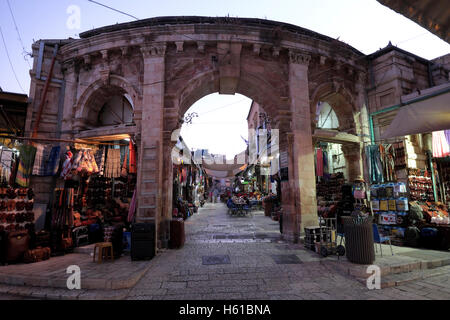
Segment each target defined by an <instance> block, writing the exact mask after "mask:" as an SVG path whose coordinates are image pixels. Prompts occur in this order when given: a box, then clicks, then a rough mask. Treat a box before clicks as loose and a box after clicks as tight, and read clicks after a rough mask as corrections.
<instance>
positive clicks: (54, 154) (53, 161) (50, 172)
mask: <svg viewBox="0 0 450 320" xmlns="http://www.w3.org/2000/svg"><path fill="white" fill-rule="evenodd" d="M60 151H61V147H60V146H54V147H53V148H52V150H51V151H50V155H49V157H48V161H47V163H46V165H45V170H44V174H45V175H46V176H54V175H55V174H56V173H57V172H58V169H59V153H60Z"/></svg>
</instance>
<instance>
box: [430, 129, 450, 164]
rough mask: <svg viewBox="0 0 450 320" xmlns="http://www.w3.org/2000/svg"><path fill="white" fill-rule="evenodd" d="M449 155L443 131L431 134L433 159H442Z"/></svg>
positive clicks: (449, 149) (449, 150)
mask: <svg viewBox="0 0 450 320" xmlns="http://www.w3.org/2000/svg"><path fill="white" fill-rule="evenodd" d="M449 155H450V148H449V144H448V142H447V138H446V137H445V132H444V130H441V131H434V132H433V157H435V158H443V157H447V156H449Z"/></svg>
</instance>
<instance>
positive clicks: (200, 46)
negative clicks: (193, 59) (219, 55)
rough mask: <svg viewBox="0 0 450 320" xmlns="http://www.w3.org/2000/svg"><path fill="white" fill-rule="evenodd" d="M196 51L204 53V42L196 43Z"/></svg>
mask: <svg viewBox="0 0 450 320" xmlns="http://www.w3.org/2000/svg"><path fill="white" fill-rule="evenodd" d="M197 50H198V51H199V52H205V42H204V41H197Z"/></svg>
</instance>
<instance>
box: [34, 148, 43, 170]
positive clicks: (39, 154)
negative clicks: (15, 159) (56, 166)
mask: <svg viewBox="0 0 450 320" xmlns="http://www.w3.org/2000/svg"><path fill="white" fill-rule="evenodd" d="M43 165H44V145H42V144H37V145H36V155H35V156H34V165H33V172H32V174H33V175H40V176H41V175H43V174H44V168H43Z"/></svg>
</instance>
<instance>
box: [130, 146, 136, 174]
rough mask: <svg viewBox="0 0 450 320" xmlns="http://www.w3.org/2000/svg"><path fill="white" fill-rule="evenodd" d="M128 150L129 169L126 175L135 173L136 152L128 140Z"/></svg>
mask: <svg viewBox="0 0 450 320" xmlns="http://www.w3.org/2000/svg"><path fill="white" fill-rule="evenodd" d="M128 148H129V149H130V168H129V171H128V173H137V169H136V168H137V166H136V150H135V149H134V145H133V143H132V142H131V140H130V143H129V145H128Z"/></svg>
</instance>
